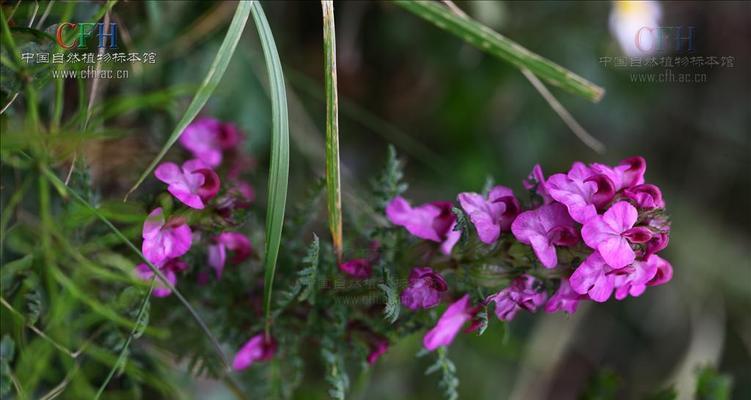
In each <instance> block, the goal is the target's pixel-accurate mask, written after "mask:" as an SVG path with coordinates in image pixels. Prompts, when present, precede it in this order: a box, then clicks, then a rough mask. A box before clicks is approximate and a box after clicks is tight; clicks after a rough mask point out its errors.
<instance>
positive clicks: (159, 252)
mask: <svg viewBox="0 0 751 400" xmlns="http://www.w3.org/2000/svg"><path fill="white" fill-rule="evenodd" d="M142 236H143V244H142V245H141V251H142V252H143V255H144V257H146V259H147V260H149V261H150V262H151V263H152V264H156V265H159V264H161V263H162V262H164V261H165V260H167V259H170V258H177V257H180V256H181V255H183V254H185V253H187V252H188V250H189V249H190V245H191V243H192V240H193V238H192V232H191V231H190V227H189V226H188V225H187V224H186V223H185V219H184V218H180V217H177V218H171V219H170V220H169V221H167V222H166V223H165V221H164V215H162V208H161V207H159V208H156V209H154V211H152V212H151V214H149V216H148V218H146V221H144V223H143V234H142Z"/></svg>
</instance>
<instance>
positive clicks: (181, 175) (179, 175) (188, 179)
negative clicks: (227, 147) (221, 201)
mask: <svg viewBox="0 0 751 400" xmlns="http://www.w3.org/2000/svg"><path fill="white" fill-rule="evenodd" d="M154 175H156V177H157V179H159V180H160V181H162V182H164V183H166V184H167V185H168V186H167V191H169V192H170V193H171V194H172V195H173V196H175V198H177V199H178V200H180V201H181V202H183V203H185V205H187V206H188V207H192V208H197V209H199V210H200V209H203V208H204V207H205V205H206V204H205V203H206V202H207V201H209V200H210V199H212V198H213V197H214V196H216V194H217V193H218V192H219V176H217V174H216V173H215V172H214V171H213V170H212V169H211V168H209V167H208V166H206V164H204V163H203V161H200V160H188V161H186V162H184V163H183V166H182V169H180V167H178V166H177V164H175V163H171V162H165V163H162V164H160V165H159V166H158V167H157V168H156V171H154Z"/></svg>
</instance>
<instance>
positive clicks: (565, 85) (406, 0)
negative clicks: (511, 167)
mask: <svg viewBox="0 0 751 400" xmlns="http://www.w3.org/2000/svg"><path fill="white" fill-rule="evenodd" d="M394 3H396V4H397V5H399V6H401V7H402V8H404V9H406V10H407V11H410V12H411V13H413V14H415V15H417V16H419V17H421V18H423V19H426V20H428V21H430V22H431V23H433V24H434V25H436V26H437V27H439V28H441V29H443V30H446V31H448V32H451V33H453V34H454V35H456V36H458V37H459V38H460V39H462V40H464V41H466V42H467V43H469V44H471V45H473V46H475V47H477V48H478V49H480V50H483V51H486V52H488V53H490V54H492V55H494V56H496V57H498V58H501V59H503V60H506V61H508V62H510V63H511V64H513V65H514V66H516V67H517V68H519V69H524V68H526V69H528V70H530V71H531V72H532V73H533V74H535V75H536V76H537V77H539V78H541V79H543V80H545V81H546V82H548V83H550V84H551V85H555V86H558V87H560V88H562V89H564V90H566V91H569V92H571V93H574V94H577V95H580V96H583V97H585V98H587V99H588V100H590V101H593V102H597V101H599V100H600V99H601V98H602V96H603V94H604V93H605V90H604V89H603V88H601V87H600V86H597V85H595V84H594V83H592V82H589V81H588V80H586V79H584V78H582V77H581V76H579V75H577V74H575V73H573V72H571V71H569V70H567V69H565V68H563V67H561V66H560V65H558V64H556V63H554V62H552V61H550V60H548V59H546V58H544V57H542V56H540V55H538V54H535V53H533V52H531V51H529V50H527V49H526V48H524V47H523V46H521V45H519V44H518V43H516V42H514V41H512V40H510V39H508V38H506V37H505V36H503V35H501V34H499V33H498V32H495V31H494V30H492V29H490V28H488V27H486V26H485V25H483V24H481V23H480V22H478V21H475V20H473V19H471V18H468V17H466V18H465V17H461V16H459V15H456V14H454V13H452V12H451V10H449V9H448V8H446V7H444V6H442V5H441V4H439V3H437V2H433V1H412V0H395V1H394Z"/></svg>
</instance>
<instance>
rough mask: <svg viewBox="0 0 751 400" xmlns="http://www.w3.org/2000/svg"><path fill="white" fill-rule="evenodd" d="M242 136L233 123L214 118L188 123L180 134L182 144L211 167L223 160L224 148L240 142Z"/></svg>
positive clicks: (226, 148)
mask: <svg viewBox="0 0 751 400" xmlns="http://www.w3.org/2000/svg"><path fill="white" fill-rule="evenodd" d="M241 139H242V136H241V134H240V132H239V131H238V129H237V127H235V125H233V124H229V123H222V122H220V121H218V120H216V119H213V118H199V119H197V120H195V121H193V122H192V123H191V124H190V125H188V126H187V127H186V128H185V130H184V131H183V132H182V134H181V135H180V144H182V145H183V147H185V148H186V149H188V150H189V151H190V152H191V153H193V155H194V156H195V157H196V158H198V159H199V160H201V161H203V162H204V163H206V164H207V165H208V166H210V167H217V166H219V164H221V162H222V150H228V149H231V148H233V147H235V146H236V145H237V144H239V143H240V141H241Z"/></svg>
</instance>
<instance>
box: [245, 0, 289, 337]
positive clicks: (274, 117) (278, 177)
mask: <svg viewBox="0 0 751 400" xmlns="http://www.w3.org/2000/svg"><path fill="white" fill-rule="evenodd" d="M251 10H252V13H253V20H254V21H255V24H256V29H257V30H258V36H259V38H260V39H261V47H262V48H263V56H264V58H265V59H266V69H267V72H268V77H269V85H270V87H271V91H270V95H271V96H270V97H271V162H270V165H269V188H268V192H269V193H268V201H267V204H266V254H265V256H264V271H265V274H264V285H263V306H264V313H265V316H266V335H269V333H270V330H271V318H270V317H271V289H272V285H273V284H274V272H275V271H276V259H277V257H278V255H279V246H280V245H281V240H282V227H283V225H284V208H285V205H286V203H287V185H288V178H289V118H288V116H287V94H286V91H285V88H284V75H283V73H282V63H281V61H280V60H279V52H278V51H277V49H276V44H275V43H274V36H273V34H272V32H271V28H270V27H269V22H268V21H267V20H266V15H265V14H264V13H263V8H262V7H261V4H259V3H258V2H257V1H254V2H252V5H251Z"/></svg>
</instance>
